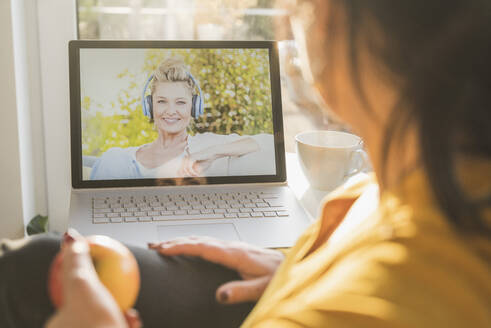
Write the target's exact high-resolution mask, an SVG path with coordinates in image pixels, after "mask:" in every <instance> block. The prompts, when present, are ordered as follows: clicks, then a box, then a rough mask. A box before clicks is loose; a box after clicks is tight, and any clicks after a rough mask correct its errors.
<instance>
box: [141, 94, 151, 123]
mask: <svg viewBox="0 0 491 328" xmlns="http://www.w3.org/2000/svg"><path fill="white" fill-rule="evenodd" d="M145 107H146V108H145V112H144V113H143V114H145V116H147V117H148V118H150V119H152V118H153V103H152V95H148V96H146V97H145Z"/></svg>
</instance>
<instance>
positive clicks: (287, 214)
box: [276, 211, 290, 216]
mask: <svg viewBox="0 0 491 328" xmlns="http://www.w3.org/2000/svg"><path fill="white" fill-rule="evenodd" d="M276 214H278V216H290V213H288V211H277V212H276Z"/></svg>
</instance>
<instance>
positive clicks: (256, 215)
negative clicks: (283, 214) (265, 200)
mask: <svg viewBox="0 0 491 328" xmlns="http://www.w3.org/2000/svg"><path fill="white" fill-rule="evenodd" d="M251 216H252V217H253V218H262V217H264V215H263V213H260V212H253V213H251Z"/></svg>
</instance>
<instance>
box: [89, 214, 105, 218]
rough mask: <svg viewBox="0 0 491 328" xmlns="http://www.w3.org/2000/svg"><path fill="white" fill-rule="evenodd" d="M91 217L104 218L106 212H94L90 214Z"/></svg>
mask: <svg viewBox="0 0 491 328" xmlns="http://www.w3.org/2000/svg"><path fill="white" fill-rule="evenodd" d="M92 217H93V218H94V219H95V218H105V217H106V214H104V213H100V214H94V215H92Z"/></svg>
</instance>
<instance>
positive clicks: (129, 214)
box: [121, 212, 133, 217]
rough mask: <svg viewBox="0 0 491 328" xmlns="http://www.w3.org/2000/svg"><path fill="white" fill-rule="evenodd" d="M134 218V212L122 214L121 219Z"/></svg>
mask: <svg viewBox="0 0 491 328" xmlns="http://www.w3.org/2000/svg"><path fill="white" fill-rule="evenodd" d="M130 216H133V213H132V212H126V213H121V217H130Z"/></svg>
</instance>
